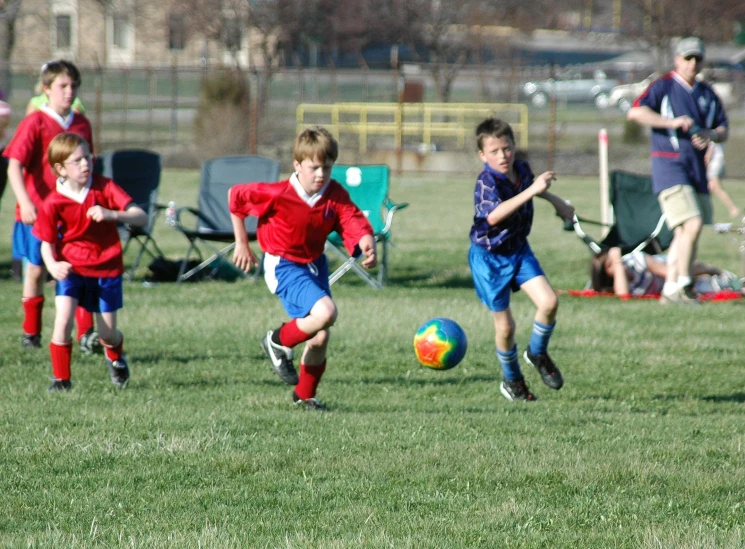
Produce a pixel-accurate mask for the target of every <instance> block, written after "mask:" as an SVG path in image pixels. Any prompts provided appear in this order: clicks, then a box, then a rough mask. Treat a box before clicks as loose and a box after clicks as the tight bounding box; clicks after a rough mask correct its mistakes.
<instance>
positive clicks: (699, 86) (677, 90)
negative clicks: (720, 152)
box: [634, 71, 727, 193]
mask: <svg viewBox="0 0 745 549" xmlns="http://www.w3.org/2000/svg"><path fill="white" fill-rule="evenodd" d="M634 106H635V107H649V108H650V109H652V110H653V111H655V112H657V113H659V114H660V115H661V116H663V117H665V118H670V119H673V118H676V117H678V116H683V115H687V116H690V117H691V118H692V119H693V123H694V125H693V127H692V128H691V129H690V130H689V131H687V132H685V131H683V130H672V129H666V128H652V188H653V190H654V192H655V193H659V192H660V191H662V190H664V189H668V188H670V187H673V186H675V185H679V184H687V185H691V186H693V187H694V189H696V192H699V193H708V192H709V191H708V188H707V180H706V165H705V163H704V153H705V152H706V151H700V150H698V149H696V148H695V147H694V146H693V144H692V143H691V137H692V136H693V135H694V134H695V133H697V132H698V131H700V130H701V129H714V128H718V127H720V126H727V116H726V114H725V113H724V108H723V107H722V102H721V101H720V100H719V97H717V94H716V93H715V92H714V90H712V89H711V87H710V86H709V85H708V84H707V83H705V82H696V83H694V84H693V86H691V85H689V84H688V82H686V81H685V80H684V79H683V78H682V77H681V76H680V75H679V74H678V73H676V72H675V71H672V72H669V73H668V74H666V75H665V76H663V77H661V78H658V79H657V80H655V81H654V82H652V83H651V84H650V85H649V87H647V89H646V90H644V92H643V93H642V94H641V95H640V96H639V97H638V98H637V99H636V101H634Z"/></svg>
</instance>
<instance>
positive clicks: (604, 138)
mask: <svg viewBox="0 0 745 549" xmlns="http://www.w3.org/2000/svg"><path fill="white" fill-rule="evenodd" d="M598 149H599V153H600V221H602V222H603V224H605V225H608V226H609V225H611V224H612V223H613V211H612V209H611V204H610V183H609V180H608V178H609V174H608V132H607V130H606V129H605V128H602V129H601V130H600V131H599V132H598ZM609 230H610V229H609V228H608V227H605V228H603V233H602V234H603V236H605V235H606V234H608V231H609Z"/></svg>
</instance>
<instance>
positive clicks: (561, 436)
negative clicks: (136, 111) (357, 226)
mask: <svg viewBox="0 0 745 549" xmlns="http://www.w3.org/2000/svg"><path fill="white" fill-rule="evenodd" d="M537 168H540V167H537ZM474 169H477V166H474ZM474 175H475V173H474V174H466V175H465V176H462V177H452V176H451V177H447V176H441V175H432V176H417V177H394V181H393V185H392V191H391V196H392V197H393V198H394V199H395V200H397V201H407V202H409V203H410V204H411V206H410V207H409V209H407V210H405V211H403V212H401V213H399V214H397V218H396V220H395V223H394V231H393V232H394V241H395V243H396V245H397V246H396V248H394V249H393V250H392V254H391V277H392V280H391V285H390V286H389V287H387V288H386V289H385V290H383V291H380V292H374V291H372V290H370V289H369V288H368V287H367V286H364V285H363V284H362V283H361V282H360V281H359V280H358V279H356V278H353V275H351V274H348V275H346V276H345V277H344V278H343V279H342V280H341V282H340V283H339V284H338V285H336V286H334V295H335V298H336V301H337V303H338V306H339V310H340V315H339V320H338V322H337V324H336V326H335V327H334V329H333V340H332V342H331V346H330V357H329V362H328V370H327V372H326V376H325V377H324V380H323V382H322V385H321V388H320V391H319V397H320V398H321V399H322V400H324V401H325V402H326V403H327V404H328V406H329V407H330V409H331V410H332V411H331V413H328V414H316V413H310V412H303V411H300V410H296V409H293V408H292V406H291V404H290V388H289V387H287V386H286V385H283V384H282V383H281V382H280V381H279V380H278V378H276V377H275V376H274V375H273V374H272V373H271V372H270V370H269V367H268V362H267V361H266V359H264V358H263V356H262V354H261V351H260V349H259V345H258V341H259V338H260V337H261V336H262V334H263V333H264V332H265V330H267V329H269V328H272V327H274V326H276V325H277V324H278V323H279V322H280V321H281V320H283V319H284V314H283V311H282V309H281V306H280V304H279V302H278V301H277V299H276V298H274V297H273V296H271V295H270V294H269V292H268V291H267V290H266V288H265V286H264V284H263V282H262V281H260V282H258V283H253V282H250V281H241V282H236V283H228V282H209V281H205V282H199V283H194V284H184V285H180V286H178V285H175V284H163V283H162V284H159V285H156V286H150V287H147V286H145V285H143V284H142V282H143V279H144V275H145V274H146V270H145V269H143V270H142V271H141V272H140V273H139V277H138V279H137V280H136V281H135V282H132V283H127V284H126V285H125V308H124V309H123V311H122V312H121V314H120V317H119V318H120V328H121V329H122V331H123V332H124V334H125V336H126V340H125V341H126V350H127V352H128V356H129V360H130V364H131V367H132V380H131V382H130V385H129V387H128V388H127V389H126V390H125V391H117V390H115V389H114V388H113V386H112V385H111V383H110V381H109V379H108V373H107V371H106V368H105V365H104V363H103V360H102V359H101V358H100V357H96V358H86V357H81V356H80V355H79V353H77V351H76V352H75V353H74V355H73V383H74V389H73V390H72V391H71V392H70V393H68V394H49V393H47V386H48V384H49V381H48V378H49V375H50V366H49V357H48V352H47V351H46V350H45V349H42V350H41V351H37V352H33V351H26V350H22V349H21V348H20V344H19V340H20V322H21V307H20V300H19V297H20V293H21V289H20V285H19V284H18V283H17V282H14V281H12V280H11V279H10V278H9V276H8V275H7V274H6V271H7V269H4V270H3V277H2V279H0V300H1V301H2V303H3V306H2V308H0V326H1V331H0V375H1V377H0V379H2V383H1V384H0V471H2V472H3V473H2V474H1V475H0V510H1V512H0V546H2V547H76V548H83V547H85V548H88V547H133V548H134V547H137V548H144V547H148V548H150V547H153V548H155V547H157V548H161V547H174V548H181V547H200V548H218V547H219V548H222V547H262V548H264V547H266V548H273V547H281V548H306V547H308V548H309V547H323V548H348V547H365V548H384V547H385V548H421V547H433V548H434V547H436V548H456V547H457V548H460V547H463V548H466V547H467V548H472V547H482V548H493V547H515V548H517V547H546V548H549V547H550V548H554V547H572V548H574V547H598V548H605V547H616V548H626V547H628V548H638V547H643V548H658V547H664V548H673V547H674V548H699V547H712V548H713V547H743V546H745V531H744V530H743V525H744V524H745V448H743V446H744V443H745V421H744V420H745V371H744V370H743V366H744V365H745V352H743V345H742V334H743V331H742V330H743V328H742V327H743V322H742V320H743V318H742V317H743V310H744V309H743V303H741V302H734V303H733V302H730V303H718V304H711V303H708V304H704V305H703V306H702V307H700V309H695V310H693V309H690V308H674V307H671V308H666V307H662V306H660V305H658V304H657V303H655V302H649V301H634V302H620V301H617V300H616V299H612V298H602V299H582V298H570V297H566V296H562V297H561V298H560V311H559V320H558V326H557V329H556V331H555V333H554V338H553V339H552V342H551V347H550V349H551V353H552V355H553V357H554V358H555V360H556V361H557V363H558V364H559V365H560V367H561V368H562V371H563V373H564V376H565V379H566V385H565V387H564V388H563V389H562V390H561V391H559V392H554V391H550V390H549V389H548V388H546V387H545V386H543V385H542V384H541V382H540V379H539V378H538V376H537V374H536V372H535V371H531V370H528V369H527V368H526V369H525V373H526V378H527V380H528V382H529V383H530V384H531V387H532V388H533V389H534V391H535V393H536V394H537V396H538V397H539V399H540V400H539V401H538V402H537V403H534V404H528V403H512V402H508V401H507V400H505V399H504V398H503V397H502V396H501V395H500V394H499V389H498V381H499V380H500V377H501V376H500V371H499V366H498V364H497V361H496V357H495V355H494V343H493V339H494V336H493V332H492V327H491V321H490V317H489V315H488V313H487V311H486V309H485V308H484V307H483V306H482V305H481V304H480V303H479V302H478V300H477V298H476V297H475V294H474V291H473V289H472V287H471V281H470V274H469V270H468V266H467V261H466V251H467V248H468V229H469V226H470V217H471V208H472V206H471V191H472V185H473V176H474ZM725 184H726V186H727V188H729V189H730V190H731V192H732V194H733V196H734V197H735V199H736V200H737V201H739V203H740V204H745V185H743V182H736V181H726V182H725ZM197 185H198V174H197V172H190V171H167V172H165V174H164V178H163V183H162V186H161V194H160V198H161V200H162V201H164V202H167V201H168V200H170V199H173V200H175V201H176V202H177V203H178V204H179V205H195V202H196V192H197ZM552 190H554V191H555V192H556V193H557V194H559V195H560V196H562V197H563V198H568V199H570V200H571V201H572V202H573V203H574V204H575V206H576V207H577V208H578V210H579V212H580V213H583V214H584V215H586V216H587V217H596V216H597V215H598V213H597V212H598V206H597V203H598V195H599V193H598V188H597V182H596V181H595V180H590V179H577V178H569V177H566V178H564V177H561V176H560V178H559V180H558V181H557V182H556V184H555V185H554V187H552ZM9 196H11V195H10V191H6V195H5V199H4V201H3V205H2V206H3V208H2V212H1V213H0V232H2V233H3V234H10V227H11V224H12V207H11V203H12V200H11V199H10V198H9ZM716 206H718V205H717V204H715V207H716ZM536 209H537V219H536V222H535V224H534V230H533V235H532V238H531V242H532V245H533V248H534V250H535V251H536V254H537V255H538V257H539V258H540V259H541V262H542V264H543V266H544V268H545V270H546V271H547V273H548V276H549V279H550V280H551V281H552V283H553V285H554V286H555V287H556V288H558V289H568V288H582V287H583V286H584V283H585V280H586V274H587V263H588V258H589V253H588V251H587V249H586V247H585V246H584V244H582V243H581V242H580V241H579V239H577V238H576V237H575V236H574V235H573V234H572V233H566V232H563V231H562V230H561V227H562V223H561V222H560V220H558V219H557V218H556V217H555V216H554V215H553V214H552V211H551V208H550V206H549V205H548V204H547V203H545V202H544V201H540V200H538V201H537V204H536ZM716 211H717V213H718V214H719V217H720V219H719V220H723V219H721V216H722V214H723V211H722V208H721V207H718V208H716ZM156 236H157V239H158V241H159V243H160V244H161V245H162V246H163V247H164V248H165V249H166V250H167V251H168V254H169V255H170V256H171V257H172V258H178V257H181V256H182V255H183V253H184V252H185V250H186V240H185V239H183V238H182V237H180V235H178V234H177V233H175V232H173V231H171V230H170V229H167V228H165V227H164V226H163V225H162V224H160V225H159V227H158V230H157V233H156ZM8 240H9V239H5V241H3V242H0V258H2V261H3V262H4V263H6V264H7V261H8V259H7V258H9V257H10V251H9V242H8ZM700 258H701V259H702V260H704V261H708V262H712V263H715V264H718V265H720V266H722V267H725V268H727V269H730V270H733V271H736V272H739V271H740V254H739V251H738V246H737V243H736V242H733V241H732V239H730V238H729V237H727V236H722V235H716V234H713V233H712V232H711V231H710V229H708V230H707V231H706V232H705V234H704V236H703V238H702V243H701V252H700ZM128 259H129V260H131V259H132V257H131V255H130V254H128ZM46 295H47V299H48V304H49V306H48V307H46V308H45V315H44V323H45V327H44V340H45V343H46V342H48V340H49V335H50V333H51V326H52V322H53V314H54V311H53V307H52V306H51V303H52V299H53V288H52V287H51V286H50V287H47V288H46ZM513 310H514V313H515V317H516V320H517V322H518V338H517V339H518V345H519V347H520V350H521V351H522V350H523V349H524V348H525V345H526V343H527V341H528V338H529V334H530V329H531V322H532V316H533V313H534V308H533V306H532V304H531V303H530V302H529V301H528V300H527V299H526V298H525V296H524V295H521V294H517V295H516V296H515V298H514V301H513ZM433 316H449V317H452V318H454V319H455V320H457V321H458V322H459V323H460V324H461V325H462V326H463V327H464V329H465V330H466V333H467V334H468V337H469V350H468V354H467V355H466V358H465V359H464V361H463V363H462V364H461V365H460V366H458V367H457V368H455V369H453V370H451V371H448V372H436V371H431V370H428V369H424V368H422V367H420V366H418V365H417V363H416V361H415V359H414V354H413V350H412V346H411V341H412V337H413V335H414V332H415V331H416V329H417V327H418V326H419V325H420V324H421V323H422V322H423V321H425V320H426V319H428V318H430V317H433Z"/></svg>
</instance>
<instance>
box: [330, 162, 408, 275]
mask: <svg viewBox="0 0 745 549" xmlns="http://www.w3.org/2000/svg"><path fill="white" fill-rule="evenodd" d="M389 176H390V170H389V169H388V166H386V165H375V166H344V165H340V164H337V165H335V166H334V167H333V169H332V171H331V177H332V178H333V179H335V180H336V181H338V182H339V183H341V185H342V186H343V187H344V188H345V189H346V190H347V192H349V196H350V197H351V198H352V202H354V203H355V204H356V205H357V207H358V208H359V209H360V210H362V211H363V212H364V214H365V215H366V216H367V218H368V220H369V221H370V224H371V225H372V228H373V232H374V233H375V241H376V242H378V243H379V244H380V250H381V253H380V255H379V257H380V262H379V265H380V266H379V268H378V277H377V279H376V278H375V277H373V276H372V275H371V274H370V273H368V272H367V271H366V270H365V269H364V268H363V267H362V266H361V265H360V264H359V263H357V261H356V260H357V259H358V258H359V256H360V254H359V253H357V254H354V255H352V256H351V257H350V256H349V254H347V253H346V250H345V248H344V244H343V242H342V239H341V237H340V236H339V235H338V234H337V233H332V234H331V235H329V238H328V240H327V241H326V250H327V251H330V252H332V253H333V254H334V255H336V256H337V257H339V258H340V259H341V260H342V264H341V266H339V267H338V268H337V269H336V270H335V271H334V272H333V273H331V276H330V277H329V284H333V283H334V282H336V281H337V280H339V278H341V277H342V276H343V275H344V273H346V272H348V271H350V270H352V271H354V272H355V273H356V274H357V275H358V276H359V277H360V278H361V279H362V280H364V281H365V282H366V283H367V284H368V285H370V286H371V287H372V288H375V289H380V288H382V287H383V284H384V283H385V282H386V281H387V279H388V244H389V241H390V238H391V232H390V231H391V225H392V224H393V215H394V214H395V213H396V212H397V211H399V210H403V209H404V208H406V207H407V206H408V204H406V203H401V204H396V203H395V202H393V200H391V199H390V198H389V196H388V186H389V181H390V178H389Z"/></svg>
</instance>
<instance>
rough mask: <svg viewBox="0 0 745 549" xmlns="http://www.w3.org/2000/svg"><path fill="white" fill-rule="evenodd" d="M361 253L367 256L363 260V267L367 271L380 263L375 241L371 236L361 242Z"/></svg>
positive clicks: (364, 237)
mask: <svg viewBox="0 0 745 549" xmlns="http://www.w3.org/2000/svg"><path fill="white" fill-rule="evenodd" d="M359 247H360V251H362V254H363V255H364V256H365V259H363V260H362V266H363V267H364V268H365V269H372V268H373V267H375V265H376V264H377V263H378V257H377V255H376V253H375V239H374V238H373V237H372V236H370V235H365V236H363V237H362V238H361V239H360V242H359Z"/></svg>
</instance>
